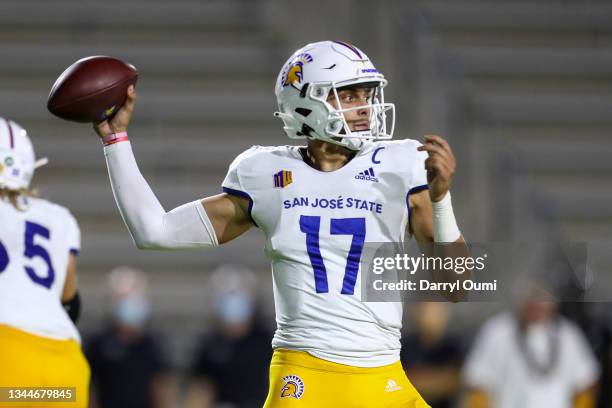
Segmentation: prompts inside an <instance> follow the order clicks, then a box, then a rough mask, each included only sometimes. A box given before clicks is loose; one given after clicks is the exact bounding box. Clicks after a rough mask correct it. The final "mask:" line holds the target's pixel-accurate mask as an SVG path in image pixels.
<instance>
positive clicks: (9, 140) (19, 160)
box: [0, 118, 47, 190]
mask: <svg viewBox="0 0 612 408" xmlns="http://www.w3.org/2000/svg"><path fill="white" fill-rule="evenodd" d="M0 163H1V164H2V165H1V166H0V188H6V189H9V190H21V189H26V188H28V187H29V186H30V181H31V180H32V176H33V175H34V170H35V169H36V168H38V167H40V166H43V165H45V164H46V163H47V159H46V158H43V159H40V160H38V161H36V160H35V159H34V149H33V147H32V143H31V142H30V138H29V137H28V134H27V133H26V131H25V129H24V128H22V127H21V126H19V125H18V124H17V123H15V122H13V121H10V120H7V119H4V118H0Z"/></svg>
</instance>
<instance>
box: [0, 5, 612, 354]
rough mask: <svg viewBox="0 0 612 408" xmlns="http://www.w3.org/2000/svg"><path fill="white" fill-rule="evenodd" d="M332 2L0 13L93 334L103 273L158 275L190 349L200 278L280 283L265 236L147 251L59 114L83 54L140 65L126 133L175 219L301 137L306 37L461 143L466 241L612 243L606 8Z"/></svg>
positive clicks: (11, 107) (18, 114) (406, 122)
mask: <svg viewBox="0 0 612 408" xmlns="http://www.w3.org/2000/svg"><path fill="white" fill-rule="evenodd" d="M325 4H326V2H323V1H320V0H315V1H312V2H310V3H309V6H308V10H300V9H297V8H298V7H300V4H299V2H296V1H287V2H276V1H273V0H269V1H247V0H225V1H221V0H208V1H195V0H191V1H190V0H181V1H174V2H166V1H161V0H154V1H143V0H124V1H121V2H119V1H115V0H111V1H110V2H103V3H99V2H92V1H81V0H61V1H58V2H40V1H37V0H20V1H16V0H7V1H2V2H0V50H1V52H2V57H1V59H0V61H1V62H0V80H1V83H2V93H0V106H2V116H6V117H10V118H12V119H14V120H16V121H18V122H20V123H21V124H22V125H23V126H24V127H26V128H27V129H28V131H29V133H30V135H31V137H32V139H33V141H34V143H35V147H36V149H37V152H38V155H39V156H48V157H49V158H50V164H49V165H48V166H47V167H45V168H43V169H41V170H40V171H39V172H38V173H37V175H36V177H35V184H36V185H37V186H39V190H40V192H41V195H42V196H43V197H48V198H50V199H52V200H54V201H57V202H59V203H61V204H64V205H66V206H68V207H69V208H70V209H71V210H72V211H73V213H74V214H75V215H76V217H77V218H78V220H79V223H80V225H81V228H82V233H83V250H82V255H81V257H80V275H81V278H80V279H81V286H82V288H83V289H82V290H83V292H84V295H85V296H84V298H85V302H86V303H85V313H86V316H87V318H86V319H84V320H83V323H82V324H81V327H82V329H83V330H84V331H90V330H92V329H94V328H95V327H97V325H99V322H100V320H99V319H100V318H101V317H102V316H103V313H104V305H105V299H104V296H103V290H102V288H103V284H104V272H106V271H107V270H108V269H110V268H111V267H113V266H116V265H119V264H127V265H132V266H135V267H139V268H142V269H144V270H145V271H147V272H149V273H150V276H151V279H152V288H153V290H152V293H153V300H154V313H155V323H156V324H159V325H160V327H162V328H163V329H165V330H168V331H169V332H173V333H176V336H174V337H175V338H174V341H175V342H177V343H176V346H177V348H176V350H179V351H180V350H183V348H184V347H189V342H190V341H191V336H192V335H193V334H194V333H195V332H196V331H199V330H201V329H202V328H203V327H204V323H205V321H206V318H207V316H208V311H207V310H206V305H207V304H206V297H207V296H208V294H207V293H206V287H205V283H206V277H207V272H209V271H210V270H211V269H212V268H214V267H215V266H216V265H218V264H220V263H223V262H240V263H243V264H246V265H249V266H251V267H252V268H254V269H255V270H256V271H257V272H258V273H260V275H261V278H262V283H263V285H265V286H267V287H268V288H269V287H270V273H269V270H268V264H267V261H266V260H265V258H264V256H263V250H262V249H263V244H264V243H263V239H262V238H263V236H262V234H261V233H260V232H259V231H257V230H255V229H254V230H253V231H251V232H249V233H248V234H247V236H246V237H243V238H241V239H239V240H237V241H236V242H233V243H230V244H228V245H225V246H224V247H222V248H219V249H218V250H215V251H208V252H202V251H200V252H186V251H183V252H177V253H169V252H163V253H154V252H141V251H138V250H137V249H135V247H134V246H133V244H132V242H131V239H130V237H129V235H128V233H127V230H126V228H125V226H124V225H123V222H122V221H121V219H120V217H119V214H118V211H117V209H116V206H115V203H114V200H113V198H112V194H111V190H110V186H109V183H108V180H107V175H106V169H105V165H104V158H103V155H102V152H101V150H102V149H101V146H100V145H99V142H98V141H97V140H96V137H95V135H94V134H93V132H92V131H91V129H90V126H89V125H79V124H74V123H68V122H63V121H60V120H59V119H56V118H54V117H52V116H51V115H50V114H49V113H48V112H47V111H46V108H45V103H46V96H47V93H48V91H49V89H50V87H51V85H52V83H53V81H54V80H55V78H56V77H57V76H58V75H59V73H60V72H61V71H62V70H63V69H64V68H65V67H66V66H68V65H69V64H70V63H72V62H74V61H75V60H77V59H78V58H81V57H84V56H88V55H96V54H108V55H113V56H117V57H120V58H123V59H125V60H127V61H129V62H131V63H133V64H134V65H136V67H137V68H138V69H139V70H140V78H139V82H138V87H137V89H138V93H139V96H140V100H139V103H138V106H137V113H136V116H135V118H134V121H133V125H132V127H131V128H130V135H131V140H132V144H133V146H134V149H135V152H136V156H137V158H138V162H139V163H140V167H141V170H142V171H143V173H144V175H145V177H146V178H147V179H148V180H149V182H150V183H151V185H152V187H153V189H154V191H155V192H156V193H157V194H158V197H159V198H160V200H161V202H162V203H163V204H164V205H165V207H166V208H167V209H170V208H173V207H174V206H176V205H179V204H182V203H184V202H187V201H190V200H194V199H197V198H199V197H204V196H207V195H211V194H216V193H218V192H219V190H220V188H219V186H220V183H221V181H222V179H223V177H224V175H225V171H226V169H227V166H228V165H229V163H230V162H231V160H232V159H233V158H234V157H235V156H236V155H237V154H238V153H240V152H241V151H242V150H244V149H246V148H248V147H249V146H251V145H253V144H263V145H266V144H286V143H289V140H288V139H287V138H286V137H285V136H284V134H283V133H282V129H281V127H280V123H279V122H276V121H275V119H274V118H273V117H272V112H273V110H274V109H275V107H276V106H275V100H274V95H273V84H274V80H275V78H276V74H277V72H278V70H279V69H280V66H281V65H282V63H283V62H284V61H285V58H286V57H287V56H288V55H289V53H290V52H291V50H293V49H295V48H297V47H299V46H301V45H302V44H303V43H306V42H310V41H317V40H320V39H323V38H342V39H347V40H349V41H352V42H355V43H356V44H358V45H360V44H364V45H363V46H362V47H363V48H364V49H366V51H367V52H368V54H369V55H370V56H371V57H372V59H373V60H374V61H375V62H376V61H381V62H378V63H377V65H378V66H379V68H380V69H381V70H382V71H383V72H388V73H389V74H388V77H389V79H390V86H389V95H390V98H389V99H390V100H393V97H395V101H396V102H397V103H398V112H399V115H402V118H400V125H403V126H404V127H403V128H400V129H399V132H398V135H400V137H412V138H420V137H421V135H422V134H424V133H431V132H440V133H441V134H442V135H443V136H445V137H447V138H448V139H449V140H450V141H451V143H452V145H453V147H454V149H455V151H456V153H457V155H458V159H459V173H458V174H457V182H456V186H455V187H454V189H453V195H454V197H456V198H455V202H456V204H455V207H456V212H457V214H458V216H459V219H460V224H461V226H462V229H463V230H464V232H465V235H466V236H467V237H469V238H471V239H472V240H476V241H484V240H487V239H509V238H519V239H521V238H523V239H526V238H533V237H542V238H541V239H545V237H547V236H549V235H550V234H554V235H555V236H557V237H560V238H566V239H571V240H608V239H609V231H610V230H612V205H610V202H611V201H612V190H611V189H610V188H609V186H610V185H611V184H612V161H611V160H610V158H609V157H610V156H611V155H612V139H611V138H610V137H609V133H610V132H609V130H610V125H611V124H612V97H610V95H609V94H610V90H611V89H612V74H611V73H612V24H611V23H612V4H610V3H609V2H605V1H552V0H551V1H542V0H538V1H513V0H494V1H488V0H479V1H474V0H458V1H454V0H447V1H441V0H433V1H429V0H427V1H426V0H422V1H411V2H404V1H399V0H398V1H392V0H389V1H381V2H378V3H376V4H375V3H372V2H367V3H366V2H365V1H363V0H343V1H342V2H341V4H342V6H343V7H346V10H347V11H350V13H349V14H347V15H337V14H334V13H317V12H316V10H318V9H317V5H320V6H321V7H320V8H319V9H321V10H323V9H325ZM366 6H367V7H368V8H367V9H366V8H365V7H366ZM291 7H296V10H293V9H291ZM330 7H335V8H332V9H333V10H337V9H338V7H339V6H337V5H336V6H331V5H330ZM359 10H364V12H365V11H366V10H367V13H366V15H365V20H364V17H363V16H362V17H361V18H356V17H359V15H360V14H359ZM302 11H303V12H304V13H310V16H316V17H317V18H308V17H304V16H303V15H302V13H301V12H302ZM279 16H280V17H279ZM282 16H284V17H285V18H282ZM288 16H291V17H293V18H291V19H289V18H287V17H288ZM306 16H308V14H306ZM368 18H370V19H371V21H368ZM344 19H346V21H345V20H344ZM351 19H352V20H351ZM340 20H342V21H340ZM370 23H371V24H370ZM346 27H349V29H348V30H347V31H342V30H344V29H346ZM364 27H365V28H364ZM341 28H342V29H341ZM374 29H380V31H376V32H373V31H372V30H374ZM289 31H291V32H293V34H292V35H290V33H289ZM281 33H282V34H283V35H281ZM305 33H308V36H306V35H305ZM332 36H333V37H332ZM266 293H267V295H266V296H268V297H269V296H271V295H270V293H271V288H270V289H269V290H268V291H267V292H266ZM269 300H270V299H268V301H269ZM468 323H469V322H466V324H468ZM177 357H183V356H182V355H181V356H177Z"/></svg>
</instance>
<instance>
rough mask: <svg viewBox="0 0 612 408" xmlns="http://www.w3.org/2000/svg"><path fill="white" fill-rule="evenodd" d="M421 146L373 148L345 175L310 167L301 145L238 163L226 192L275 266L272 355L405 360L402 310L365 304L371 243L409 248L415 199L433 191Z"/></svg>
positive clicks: (267, 150) (365, 362) (357, 362)
mask: <svg viewBox="0 0 612 408" xmlns="http://www.w3.org/2000/svg"><path fill="white" fill-rule="evenodd" d="M419 145H420V143H419V142H417V141H414V140H400V141H384V142H373V143H369V144H368V145H366V146H365V147H364V148H363V149H362V150H361V151H359V152H358V153H357V155H356V156H355V157H354V158H353V159H352V160H351V161H350V162H349V163H347V164H346V165H345V166H343V167H342V168H340V169H338V170H335V171H332V172H323V171H319V170H316V169H315V168H313V167H311V166H310V165H308V164H307V163H306V162H305V161H304V158H303V156H302V153H301V151H300V148H299V147H297V146H279V147H262V146H254V147H252V148H250V149H249V150H247V151H245V152H244V153H242V154H241V155H239V156H238V157H237V158H236V159H235V160H234V162H233V163H232V164H231V166H230V169H229V172H228V174H227V176H226V178H225V180H224V182H223V190H224V191H225V192H227V193H230V194H234V195H238V196H242V197H244V198H247V199H248V200H249V201H250V213H251V218H252V219H253V221H254V222H255V223H256V224H257V226H258V227H259V228H261V229H262V230H263V232H264V234H265V235H266V238H267V239H266V245H265V253H266V255H267V257H268V258H269V259H270V261H271V263H272V275H273V280H274V301H275V308H276V322H277V330H276V333H275V335H274V340H273V341H272V346H273V347H274V348H288V349H297V350H303V351H307V352H309V353H310V354H312V355H314V356H316V357H319V358H322V359H325V360H329V361H333V362H337V363H341V364H347V365H353V366H361V367H375V366H381V365H386V364H391V363H394V362H396V361H397V360H399V351H400V329H401V322H402V305H401V304H400V303H397V302H395V303H394V302H380V303H374V302H362V301H361V300H360V284H359V279H360V271H359V268H360V266H359V263H360V262H359V260H360V256H361V251H362V249H363V245H364V243H366V242H402V241H403V238H404V233H405V230H406V226H407V224H408V219H409V214H408V212H409V210H408V205H407V203H408V194H409V192H411V191H412V192H414V191H417V190H420V189H424V188H427V177H426V171H425V168H424V160H425V159H426V157H427V154H426V153H425V152H419V151H417V147H418V146H419Z"/></svg>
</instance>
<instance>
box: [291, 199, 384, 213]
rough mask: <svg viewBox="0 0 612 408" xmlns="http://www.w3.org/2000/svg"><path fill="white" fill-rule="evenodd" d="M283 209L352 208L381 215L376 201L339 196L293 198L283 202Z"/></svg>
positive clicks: (380, 207)
mask: <svg viewBox="0 0 612 408" xmlns="http://www.w3.org/2000/svg"><path fill="white" fill-rule="evenodd" d="M283 207H284V208H285V209H289V208H293V207H312V208H329V209H332V210H333V209H336V208H338V209H342V208H354V209H357V210H366V211H371V212H374V213H377V214H382V210H383V205H382V203H377V202H376V201H369V200H362V199H360V198H355V197H347V198H344V197H342V196H339V197H337V198H323V197H315V198H310V197H294V198H293V199H288V200H285V201H283Z"/></svg>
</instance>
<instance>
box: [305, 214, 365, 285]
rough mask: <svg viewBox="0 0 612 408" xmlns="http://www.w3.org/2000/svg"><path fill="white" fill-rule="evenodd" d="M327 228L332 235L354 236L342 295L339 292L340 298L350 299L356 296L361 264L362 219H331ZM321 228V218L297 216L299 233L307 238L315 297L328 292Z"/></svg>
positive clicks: (363, 228)
mask: <svg viewBox="0 0 612 408" xmlns="http://www.w3.org/2000/svg"><path fill="white" fill-rule="evenodd" d="M330 227H331V231H330V233H331V234H332V235H352V236H353V240H352V242H351V248H350V249H349V252H348V257H347V259H346V268H345V269H344V280H343V281H342V291H341V292H340V293H342V294H343V295H352V294H354V293H355V282H357V273H358V272H359V261H360V260H361V252H362V251H363V243H364V241H365V234H366V223H365V218H332V219H331V226H330ZM320 228H321V217H318V216H313V215H302V216H300V230H301V231H302V232H303V233H304V234H306V250H307V252H308V257H309V258H310V263H311V265H312V270H313V272H314V278H315V289H316V291H317V293H327V292H329V288H328V285H327V270H326V269H325V263H324V262H323V257H321V250H320V248H319V230H320Z"/></svg>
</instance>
